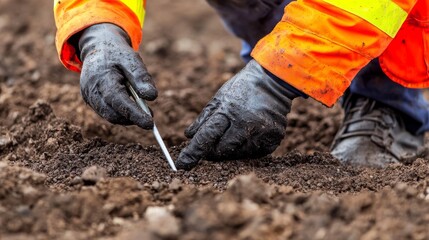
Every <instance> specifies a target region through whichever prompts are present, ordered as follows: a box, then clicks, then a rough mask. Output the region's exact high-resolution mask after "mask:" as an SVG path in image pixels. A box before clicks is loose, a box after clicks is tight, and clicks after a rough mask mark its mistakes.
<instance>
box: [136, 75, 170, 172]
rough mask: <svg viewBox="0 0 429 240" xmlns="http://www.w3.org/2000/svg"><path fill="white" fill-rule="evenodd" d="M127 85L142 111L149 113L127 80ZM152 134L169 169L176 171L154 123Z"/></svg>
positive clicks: (144, 103)
mask: <svg viewBox="0 0 429 240" xmlns="http://www.w3.org/2000/svg"><path fill="white" fill-rule="evenodd" d="M127 87H128V89H129V90H130V92H131V94H132V95H133V97H134V99H135V100H136V102H137V104H138V105H139V106H140V108H141V109H143V111H145V112H146V113H147V114H149V115H151V114H150V110H149V107H148V106H147V104H146V102H145V101H144V100H143V99H141V98H140V97H139V96H138V95H137V93H136V91H135V90H134V88H133V87H132V86H131V84H129V83H128V82H127ZM152 130H153V135H155V138H156V141H157V142H158V144H159V146H160V147H161V150H162V152H163V153H164V156H165V157H166V158H167V161H168V164H170V167H171V169H173V171H175V172H177V169H176V165H174V162H173V159H171V156H170V153H169V152H168V150H167V147H166V146H165V144H164V141H163V140H162V137H161V134H159V131H158V128H157V127H156V125H155V123H153V129H152Z"/></svg>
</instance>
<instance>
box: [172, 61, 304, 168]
mask: <svg viewBox="0 0 429 240" xmlns="http://www.w3.org/2000/svg"><path fill="white" fill-rule="evenodd" d="M295 97H296V95H295V94H294V93H292V92H291V91H289V90H288V89H287V88H285V87H284V86H282V85H280V83H279V82H278V81H277V80H274V79H272V78H271V77H270V76H269V75H268V74H267V73H266V72H265V71H264V69H263V68H262V67H261V66H260V65H259V64H258V63H257V62H256V61H254V60H252V61H251V62H249V63H248V64H247V66H246V67H245V68H244V69H243V70H241V72H239V73H238V74H237V75H236V76H235V77H233V78H232V79H231V80H229V81H228V82H227V83H225V84H224V85H223V86H222V88H221V89H219V91H218V92H217V93H216V95H215V96H214V97H213V99H212V100H211V101H210V102H209V103H208V105H207V106H206V107H205V108H204V110H203V111H202V113H201V114H200V115H199V117H198V119H197V120H196V121H195V122H194V123H193V124H192V125H191V126H189V128H188V129H187V130H186V131H185V135H186V136H187V137H188V138H192V139H191V141H190V143H189V145H188V146H187V147H186V148H185V149H183V150H182V152H181V153H180V156H179V158H178V160H177V162H176V165H177V167H178V168H181V169H187V170H188V169H191V168H193V167H194V166H196V164H197V163H198V161H199V160H201V159H203V158H205V159H208V160H228V159H243V158H258V157H262V156H265V155H268V154H270V153H272V152H273V151H274V150H275V149H276V148H277V147H278V145H279V144H280V142H281V141H282V139H283V138H284V136H285V131H286V115H287V114H288V113H289V112H290V107H291V103H292V99H293V98H295Z"/></svg>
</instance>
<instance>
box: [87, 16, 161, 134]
mask: <svg viewBox="0 0 429 240" xmlns="http://www.w3.org/2000/svg"><path fill="white" fill-rule="evenodd" d="M79 49H80V51H81V54H80V57H81V60H82V62H83V67H82V73H81V77H80V87H81V94H82V97H83V99H84V100H85V102H86V103H87V104H89V105H90V106H91V107H92V108H93V109H94V110H95V112H97V113H98V115H100V116H101V117H103V118H105V119H106V120H108V121H109V122H111V123H114V124H122V125H132V124H135V125H137V126H139V127H141V128H144V129H151V128H152V127H153V121H152V117H151V116H149V115H148V114H146V113H145V112H143V111H142V110H141V109H140V108H139V107H138V106H137V104H136V103H135V102H134V101H132V100H131V99H130V97H129V94H128V92H127V89H126V86H125V83H126V82H127V81H129V82H130V84H131V85H132V86H133V88H134V89H135V90H136V92H137V94H139V96H140V97H141V98H143V99H145V100H155V98H156V97H157V95H158V92H157V90H156V87H155V84H154V82H153V81H152V77H151V76H150V75H149V73H148V72H147V70H146V66H145V65H144V63H143V61H142V59H141V57H140V55H139V54H138V53H137V52H135V51H134V50H133V48H132V47H131V44H130V39H129V37H128V35H127V34H126V33H125V32H124V31H123V30H122V29H121V28H119V27H117V26H116V25H113V24H109V23H103V24H97V25H94V26H91V27H89V28H87V29H85V30H84V31H83V32H82V35H81V37H80V39H79Z"/></svg>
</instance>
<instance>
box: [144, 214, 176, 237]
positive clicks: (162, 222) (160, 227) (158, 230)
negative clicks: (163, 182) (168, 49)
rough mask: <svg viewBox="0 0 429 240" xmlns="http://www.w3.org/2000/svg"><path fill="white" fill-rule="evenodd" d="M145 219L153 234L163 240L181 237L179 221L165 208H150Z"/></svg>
mask: <svg viewBox="0 0 429 240" xmlns="http://www.w3.org/2000/svg"><path fill="white" fill-rule="evenodd" d="M145 218H146V220H147V221H148V228H149V231H150V232H151V233H153V234H154V235H157V236H159V237H161V238H174V237H177V236H178V235H179V231H180V228H179V222H178V220H177V219H176V218H175V217H174V216H173V215H172V214H171V213H170V212H169V211H168V210H167V209H166V208H164V207H149V208H148V209H147V210H146V213H145Z"/></svg>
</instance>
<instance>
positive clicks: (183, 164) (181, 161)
mask: <svg viewBox="0 0 429 240" xmlns="http://www.w3.org/2000/svg"><path fill="white" fill-rule="evenodd" d="M187 152H188V151H187V148H185V149H183V150H182V152H181V153H180V155H179V158H178V159H177V161H176V163H175V165H176V167H177V169H183V170H186V171H189V170H191V169H193V168H194V167H196V166H197V165H198V162H199V161H200V159H197V158H195V157H194V156H192V155H191V154H189V153H187Z"/></svg>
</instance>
